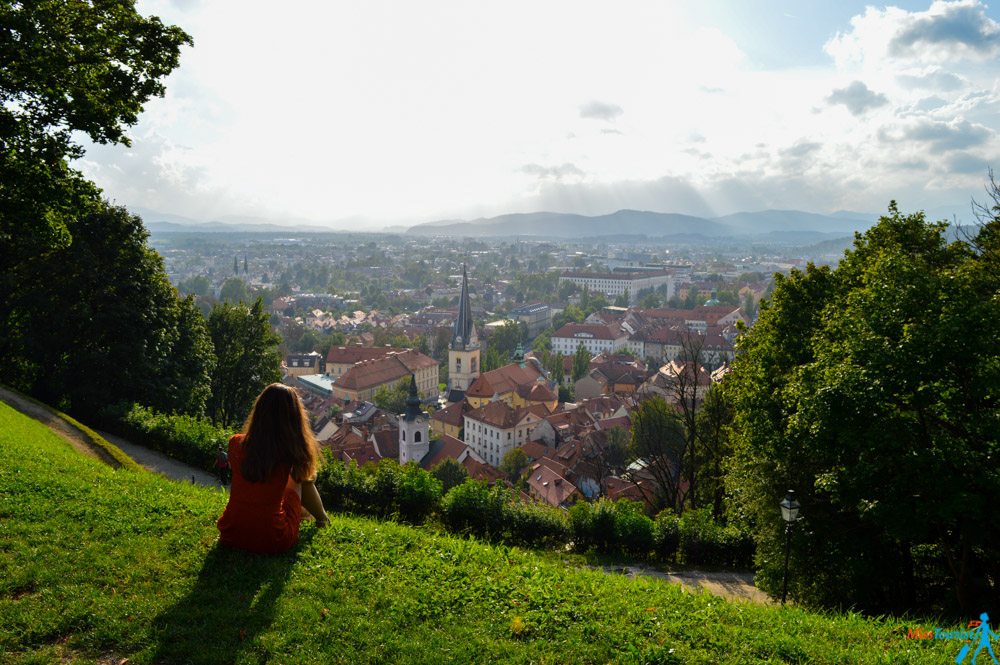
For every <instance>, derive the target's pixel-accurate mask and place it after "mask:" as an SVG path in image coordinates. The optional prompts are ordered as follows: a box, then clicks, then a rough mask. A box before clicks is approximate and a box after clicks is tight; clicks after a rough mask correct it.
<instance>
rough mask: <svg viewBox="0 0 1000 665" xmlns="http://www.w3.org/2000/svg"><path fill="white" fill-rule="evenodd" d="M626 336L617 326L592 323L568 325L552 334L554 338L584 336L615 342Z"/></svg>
mask: <svg viewBox="0 0 1000 665" xmlns="http://www.w3.org/2000/svg"><path fill="white" fill-rule="evenodd" d="M624 334H625V333H624V332H622V330H621V328H620V327H619V326H617V325H607V326H602V325H599V324H591V323H567V324H566V325H564V326H563V327H562V328H560V329H559V330H557V331H555V332H554V333H552V337H566V338H575V337H576V336H577V335H582V336H584V337H587V338H592V339H604V340H613V339H618V338H619V337H622V336H623V335H624Z"/></svg>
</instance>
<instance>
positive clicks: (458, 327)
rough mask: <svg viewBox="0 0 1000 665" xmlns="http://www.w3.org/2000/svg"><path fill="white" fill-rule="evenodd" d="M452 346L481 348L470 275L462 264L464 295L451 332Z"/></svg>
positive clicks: (460, 348)
mask: <svg viewBox="0 0 1000 665" xmlns="http://www.w3.org/2000/svg"><path fill="white" fill-rule="evenodd" d="M451 348H452V349H453V350H456V351H467V350H471V349H478V348H479V336H478V335H477V334H476V324H475V323H473V322H472V305H471V304H470V302H469V276H468V275H467V274H466V272H465V264H464V263H463V264H462V295H461V297H460V298H459V301H458V317H456V319H455V327H454V328H453V329H452V332H451Z"/></svg>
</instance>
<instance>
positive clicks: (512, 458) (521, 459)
mask: <svg viewBox="0 0 1000 665" xmlns="http://www.w3.org/2000/svg"><path fill="white" fill-rule="evenodd" d="M529 463H530V460H529V459H528V455H527V453H525V452H524V451H523V450H522V449H520V448H511V449H510V450H508V451H507V452H505V453H504V454H503V459H502V460H500V466H499V467H498V469H497V470H498V471H500V473H502V474H503V475H504V476H506V477H507V480H509V481H510V484H511V485H514V484H516V483H517V481H518V479H520V478H521V474H523V473H524V471H525V469H527V468H528V464H529Z"/></svg>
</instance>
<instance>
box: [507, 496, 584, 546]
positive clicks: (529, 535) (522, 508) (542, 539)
mask: <svg viewBox="0 0 1000 665" xmlns="http://www.w3.org/2000/svg"><path fill="white" fill-rule="evenodd" d="M503 525H504V535H505V536H506V538H505V540H508V541H509V542H511V543H513V544H516V545H521V546H523V547H558V546H560V545H565V544H566V543H567V542H569V535H570V530H569V525H568V524H567V523H566V517H565V515H564V514H563V511H561V510H559V509H558V508H552V507H551V506H546V505H543V504H540V503H520V502H519V501H511V502H509V503H507V505H506V506H504V511H503Z"/></svg>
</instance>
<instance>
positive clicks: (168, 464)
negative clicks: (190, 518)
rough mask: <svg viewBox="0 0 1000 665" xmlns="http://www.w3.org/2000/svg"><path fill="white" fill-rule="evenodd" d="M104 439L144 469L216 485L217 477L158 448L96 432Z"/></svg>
mask: <svg viewBox="0 0 1000 665" xmlns="http://www.w3.org/2000/svg"><path fill="white" fill-rule="evenodd" d="M98 434H100V435H101V436H103V437H104V438H105V439H107V440H108V441H110V442H111V443H113V444H115V445H116V446H118V447H119V448H121V449H122V452H123V453H125V454H126V455H128V456H129V457H131V458H132V459H134V460H135V461H136V462H138V463H139V464H140V465H142V466H143V467H144V468H145V469H147V470H149V471H152V472H154V473H158V474H160V475H161V476H166V477H167V478H173V479H174V480H181V481H184V482H191V479H192V478H194V482H195V483H196V484H198V485H205V486H206V487H218V488H220V489H221V488H222V486H221V485H219V479H218V478H216V477H215V476H214V475H212V474H211V473H209V472H207V471H202V470H201V469H199V468H197V467H193V466H191V465H189V464H185V463H184V462H179V461H177V460H175V459H174V458H172V457H168V456H166V455H164V454H163V453H161V452H159V451H158V450H151V449H149V448H146V447H145V446H140V445H139V444H137V443H132V442H131V441H126V440H125V439H123V438H121V437H120V436H115V435H114V434H109V433H108V432H98Z"/></svg>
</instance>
